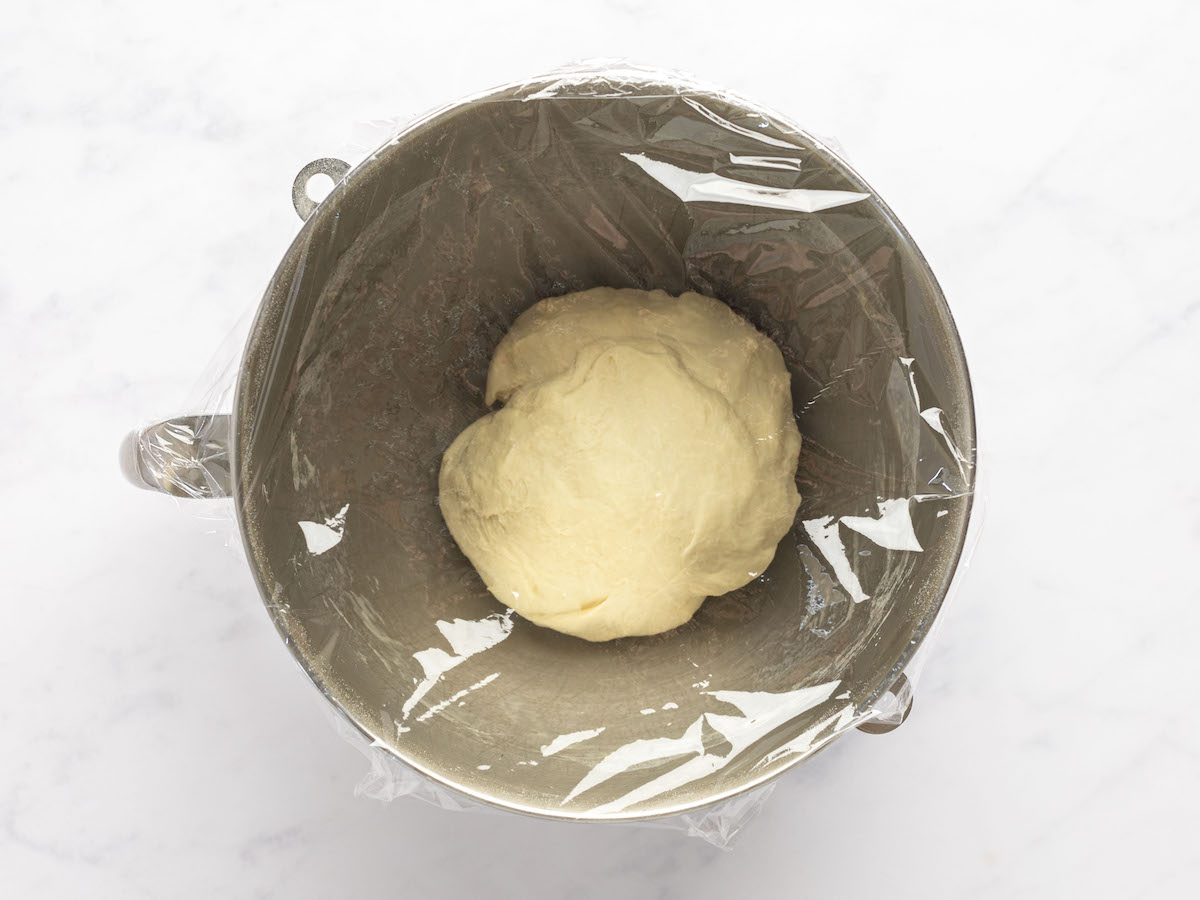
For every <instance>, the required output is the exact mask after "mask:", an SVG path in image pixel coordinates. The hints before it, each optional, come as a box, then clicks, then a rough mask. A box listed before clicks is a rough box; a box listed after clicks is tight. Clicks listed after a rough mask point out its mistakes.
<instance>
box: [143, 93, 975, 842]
mask: <svg viewBox="0 0 1200 900" xmlns="http://www.w3.org/2000/svg"><path fill="white" fill-rule="evenodd" d="M348 169H349V167H348V166H346V165H345V164H344V163H339V162H338V161H337V160H319V161H317V162H316V163H314V164H313V165H311V166H309V167H306V169H305V170H304V171H303V172H302V173H301V176H300V177H299V178H298V179H297V182H296V190H295V192H294V200H295V203H296V207H297V210H298V211H299V212H300V214H301V216H302V217H305V218H306V221H305V223H304V225H303V227H302V229H301V230H300V232H299V234H298V235H297V237H296V239H295V241H294V242H293V243H292V245H291V247H290V249H289V250H288V251H287V254H286V255H285V257H284V258H283V261H282V262H281V263H280V265H279V267H278V270H277V271H276V272H275V275H274V277H273V279H272V280H271V282H270V285H269V287H268V288H267V291H266V295H265V297H264V298H263V300H262V304H261V307H260V309H259V313H258V316H257V320H256V321H255V323H254V326H253V329H252V333H251V334H250V337H249V341H248V343H247V345H246V348H245V354H244V357H243V361H242V366H241V371H240V376H239V379H238V384H237V390H236V396H235V405H234V411H233V414H232V416H231V417H225V416H204V417H194V418H191V419H178V420H172V421H170V422H167V423H162V424H160V425H158V426H155V427H154V428H151V429H146V430H143V431H142V432H140V433H139V434H138V435H136V439H135V440H134V442H133V443H132V444H131V445H130V454H129V456H128V457H127V467H128V470H129V472H130V474H131V476H132V477H134V478H135V479H136V480H139V481H141V482H143V483H146V484H150V485H152V486H155V487H158V488H160V489H164V490H168V491H171V492H173V493H177V494H181V495H191V496H211V495H222V494H225V495H229V496H232V499H233V502H234V504H235V505H236V510H237V518H238V522H239V527H240V530H241V532H242V535H243V537H244V541H245V546H246V548H247V553H248V557H249V561H250V565H251V568H252V570H253V573H254V577H255V578H256V580H257V582H258V586H259V589H260V591H261V593H262V596H263V599H264V601H265V604H266V608H267V610H268V612H269V613H270V615H271V617H272V618H273V620H274V622H275V624H276V626H277V628H278V630H279V633H280V636H281V637H282V638H283V640H284V642H285V643H286V645H287V646H288V648H289V649H290V651H291V652H292V653H293V654H294V656H295V658H296V660H297V661H298V662H299V663H300V665H301V666H302V667H303V669H304V671H305V672H306V673H307V674H308V676H309V677H310V678H311V679H312V681H313V682H314V683H315V684H316V685H317V686H318V687H319V688H320V689H321V691H322V692H323V693H324V694H325V696H326V697H327V698H328V699H329V701H330V702H331V703H332V704H334V705H335V706H336V708H337V709H339V710H340V711H341V712H342V713H344V715H345V716H346V717H347V718H348V719H349V720H350V721H351V722H352V723H353V724H354V725H355V726H356V727H357V729H359V730H360V731H361V732H362V733H363V734H364V735H366V736H367V737H368V738H369V739H370V740H371V741H372V742H374V744H375V745H376V746H378V747H382V748H386V750H387V751H388V752H390V753H392V754H394V755H395V756H396V757H397V758H398V759H399V760H402V761H403V762H404V763H406V764H408V765H409V766H411V767H413V768H415V769H417V770H419V771H420V772H423V773H425V774H426V775H427V776H429V777H430V778H432V779H435V780H436V781H437V782H440V783H441V784H443V785H445V786H447V787H450V788H452V789H454V790H456V791H458V792H461V793H463V794H466V795H469V796H470V797H474V798H477V799H479V800H482V801H485V802H487V803H490V804H494V805H498V806H501V807H504V808H507V809H512V810H520V811H525V812H531V813H537V814H541V815H547V816H554V817H561V818H565V819H588V820H609V819H629V818H642V817H649V816H657V815H663V814H667V813H674V812H680V811H684V810H689V809H693V808H695V807H698V806H701V805H704V804H707V803H711V802H713V801H715V800H718V799H721V798H724V797H729V796H731V795H733V794H736V793H738V792H741V791H744V790H746V789H748V788H750V787H752V786H754V785H756V784H759V783H762V782H764V781H766V780H767V779H770V778H772V777H774V776H776V775H778V774H779V773H781V772H782V771H784V770H785V769H787V768H789V767H790V766H793V765H795V764H796V763H798V762H800V761H801V760H803V759H805V758H806V757H808V756H810V755H811V754H812V753H813V752H815V751H816V750H817V749H819V748H820V747H822V746H824V745H825V744H827V743H828V742H829V741H830V740H832V739H833V738H835V737H837V736H838V735H840V734H842V733H844V732H846V731H847V730H848V729H850V728H852V727H853V726H855V725H858V724H862V723H864V722H867V723H870V722H871V721H872V720H873V718H875V717H876V715H877V714H876V712H875V710H876V708H877V707H878V706H879V703H880V699H881V697H883V695H885V694H886V693H887V692H888V691H889V690H892V689H894V686H895V685H896V683H897V681H898V679H902V678H903V672H904V669H905V666H906V664H907V663H908V661H909V660H910V658H911V656H912V654H913V653H914V652H915V650H916V649H917V647H918V646H919V645H920V643H921V641H922V639H923V638H924V637H925V635H926V634H927V632H928V631H929V628H930V626H931V624H932V623H933V620H934V617H935V616H936V615H937V613H938V610H939V608H940V606H941V604H942V601H943V598H944V597H945V594H946V591H947V588H948V586H949V584H950V581H951V578H952V576H953V575H954V572H955V568H956V565H957V562H958V559H959V556H960V553H961V550H962V548H963V543H964V537H965V533H966V528H967V523H968V519H969V516H970V511H971V501H972V492H973V482H974V468H973V446H974V422H973V411H972V403H971V394H970V388H969V383H968V377H967V369H966V364H965V361H964V357H963V352H962V348H961V346H960V343H959V340H958V336H957V333H956V331H955V328H954V325H953V322H952V320H951V317H950V312H949V310H948V308H947V306H946V303H945V300H944V298H943V296H942V293H941V291H940V290H939V288H938V285H937V283H936V282H935V280H934V277H933V275H932V274H931V272H930V270H929V267H928V266H927V264H926V262H925V260H924V259H923V258H922V256H921V254H920V252H919V251H918V250H917V248H916V246H915V245H914V243H913V241H912V239H911V238H910V237H909V235H908V234H907V232H906V231H905V230H904V228H903V227H902V226H901V225H900V223H899V222H898V221H897V219H896V217H895V216H894V215H893V214H892V212H891V211H890V210H889V209H888V207H887V206H886V205H884V203H883V202H882V200H880V199H879V197H878V196H877V195H876V194H875V192H874V191H872V190H871V188H870V187H869V186H868V185H867V184H866V183H865V182H864V181H863V179H862V178H861V177H859V175H857V174H856V173H855V172H854V171H853V170H852V169H851V168H850V167H849V166H848V165H847V164H846V163H845V162H844V161H842V160H841V159H840V158H839V157H838V156H837V155H836V154H835V153H833V152H832V151H831V150H829V149H828V148H827V147H825V146H824V145H823V144H822V143H821V142H820V141H818V140H816V139H814V138H813V137H811V136H809V135H807V134H805V133H804V132H803V131H801V130H800V129H798V128H796V127H795V126H793V125H792V124H790V123H789V122H788V121H787V120H786V119H784V118H782V117H780V116H778V115H775V114H773V113H770V112H767V111H764V110H762V109H760V108H758V107H756V106H754V105H752V104H750V103H747V102H745V101H742V100H739V99H737V98H734V97H731V96H729V95H727V94H724V93H722V92H718V91H712V90H708V89H705V88H701V87H697V86H694V85H689V84H687V83H685V82H681V81H679V80H677V79H673V78H668V77H665V76H659V75H655V74H653V73H644V72H632V71H628V72H590V73H576V74H571V75H559V76H547V77H545V78H541V79H536V80H534V81H530V82H524V83H522V84H520V85H517V86H510V87H507V88H503V89H500V90H498V91H495V92H492V93H490V94H486V95H482V96H479V97H476V98H473V99H471V100H468V101H464V102H462V103H459V104H456V105H454V106H451V107H448V108H446V109H444V110H442V111H440V112H438V113H435V114H432V115H430V116H427V117H426V118H424V119H422V120H420V121H418V122H416V123H414V124H413V125H411V126H410V127H408V128H406V129H405V130H403V131H402V132H401V133H400V134H398V135H397V136H395V137H394V138H393V139H392V140H391V141H389V142H388V143H387V144H385V145H384V146H383V147H381V148H380V149H379V150H378V151H376V152H375V153H374V154H372V155H371V156H370V157H369V158H368V159H367V160H366V161H364V162H363V163H361V164H360V165H358V166H357V167H355V168H354V169H353V170H352V171H349V172H347V170H348ZM319 171H324V172H327V173H329V174H331V175H333V176H334V177H335V179H337V180H338V183H337V185H336V187H335V189H334V190H333V192H332V193H331V194H329V196H328V197H327V198H325V199H324V200H323V201H322V202H320V203H319V204H317V203H315V202H314V201H312V200H311V199H309V197H308V196H307V193H306V190H305V184H306V182H307V179H308V176H309V175H311V174H312V173H313V172H319ZM598 285H607V286H612V287H635V288H644V289H650V288H662V289H665V290H667V291H669V292H672V293H679V292H682V291H684V290H692V291H698V292H700V293H702V294H707V295H710V296H713V297H716V298H718V299H720V300H722V301H724V302H726V303H728V304H729V305H730V306H731V307H732V308H733V309H735V310H736V311H737V312H739V313H741V314H742V315H743V316H745V317H746V318H747V319H749V320H750V321H751V322H752V323H753V324H754V325H755V326H757V327H758V328H759V329H761V330H762V331H763V332H764V333H766V334H767V335H769V336H770V337H771V338H772V339H774V340H775V341H776V342H777V343H778V345H779V347H780V349H781V351H782V352H783V355H784V358H785V360H786V362H787V365H788V366H789V368H790V371H791V373H792V396H793V400H794V406H795V414H796V417H797V421H798V424H799V427H800V431H801V433H802V434H803V438H804V447H803V450H802V453H801V458H800V466H799V471H798V473H797V481H798V486H799V489H800V492H801V494H802V496H803V505H802V506H801V509H800V513H799V515H798V516H797V519H796V523H795V526H794V527H793V528H792V530H791V532H790V533H789V534H788V535H787V536H786V537H785V538H784V539H783V541H782V542H781V543H780V545H779V548H778V551H777V553H776V556H775V560H774V562H773V564H772V565H771V566H770V568H769V569H768V570H767V571H766V572H764V573H762V575H761V576H760V577H758V578H756V579H755V580H753V581H751V582H750V583H749V584H747V585H746V586H745V587H744V588H741V589H739V590H737V591H734V592H733V593H731V594H728V595H725V596H722V597H718V598H711V599H709V600H708V601H707V602H706V603H705V604H704V606H703V607H702V608H701V609H700V611H699V612H698V613H697V615H696V616H695V618H694V619H693V620H692V621H691V622H689V623H688V624H687V625H685V626H683V627H681V628H678V629H676V630H674V631H671V632H669V633H666V634H661V635H658V636H655V637H648V638H628V639H622V640H617V641H611V642H608V643H600V644H593V643H588V642H585V641H582V640H578V639H576V638H572V637H568V636H565V635H562V634H558V633H556V632H553V631H549V630H546V629H543V628H539V627H536V626H534V625H532V624H530V623H529V622H526V621H523V620H521V619H520V618H519V617H518V616H516V615H515V614H513V613H512V612H511V611H508V610H506V609H505V608H504V607H503V606H502V605H500V604H499V603H497V601H496V600H495V599H494V598H493V597H492V596H491V595H490V594H489V593H488V591H487V589H486V588H485V586H484V585H483V583H482V582H481V580H480V578H479V576H478V575H477V574H476V573H475V571H474V569H473V568H472V567H471V565H470V563H469V562H468V561H467V560H466V558H465V557H464V556H463V555H462V553H461V552H459V550H458V548H457V547H456V545H455V543H454V541H453V540H452V539H451V537H450V535H449V533H448V531H447V529H446V526H445V524H444V522H443V520H442V516H441V514H440V512H439V510H438V497H437V475H438V467H439V462H440V459H441V454H442V452H443V451H444V450H445V449H446V447H447V446H448V445H449V444H450V442H451V441H452V440H453V439H454V437H455V436H456V435H457V434H458V433H459V432H460V431H461V430H462V429H463V428H465V427H466V426H467V425H468V424H470V423H471V422H472V421H474V420H475V419H476V418H478V417H479V416H481V415H483V414H484V413H485V412H486V411H487V410H486V408H485V406H484V402H483V388H484V383H485V378H486V373H487V366H488V360H489V358H490V356H491V352H492V350H493V349H494V348H495V346H496V344H497V342H498V341H499V340H500V338H501V337H502V336H503V335H504V333H505V330H506V329H507V328H508V326H509V325H510V324H511V323H512V322H513V320H514V319H515V318H516V317H517V316H518V315H519V314H520V313H521V312H522V311H523V310H525V309H526V308H528V307H529V306H530V305H532V304H533V303H534V302H536V301H538V300H540V299H542V298H545V297H550V296H555V295H559V294H563V293H567V292H571V291H579V290H584V289H586V288H591V287H595V286H598ZM877 730H878V729H877Z"/></svg>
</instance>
